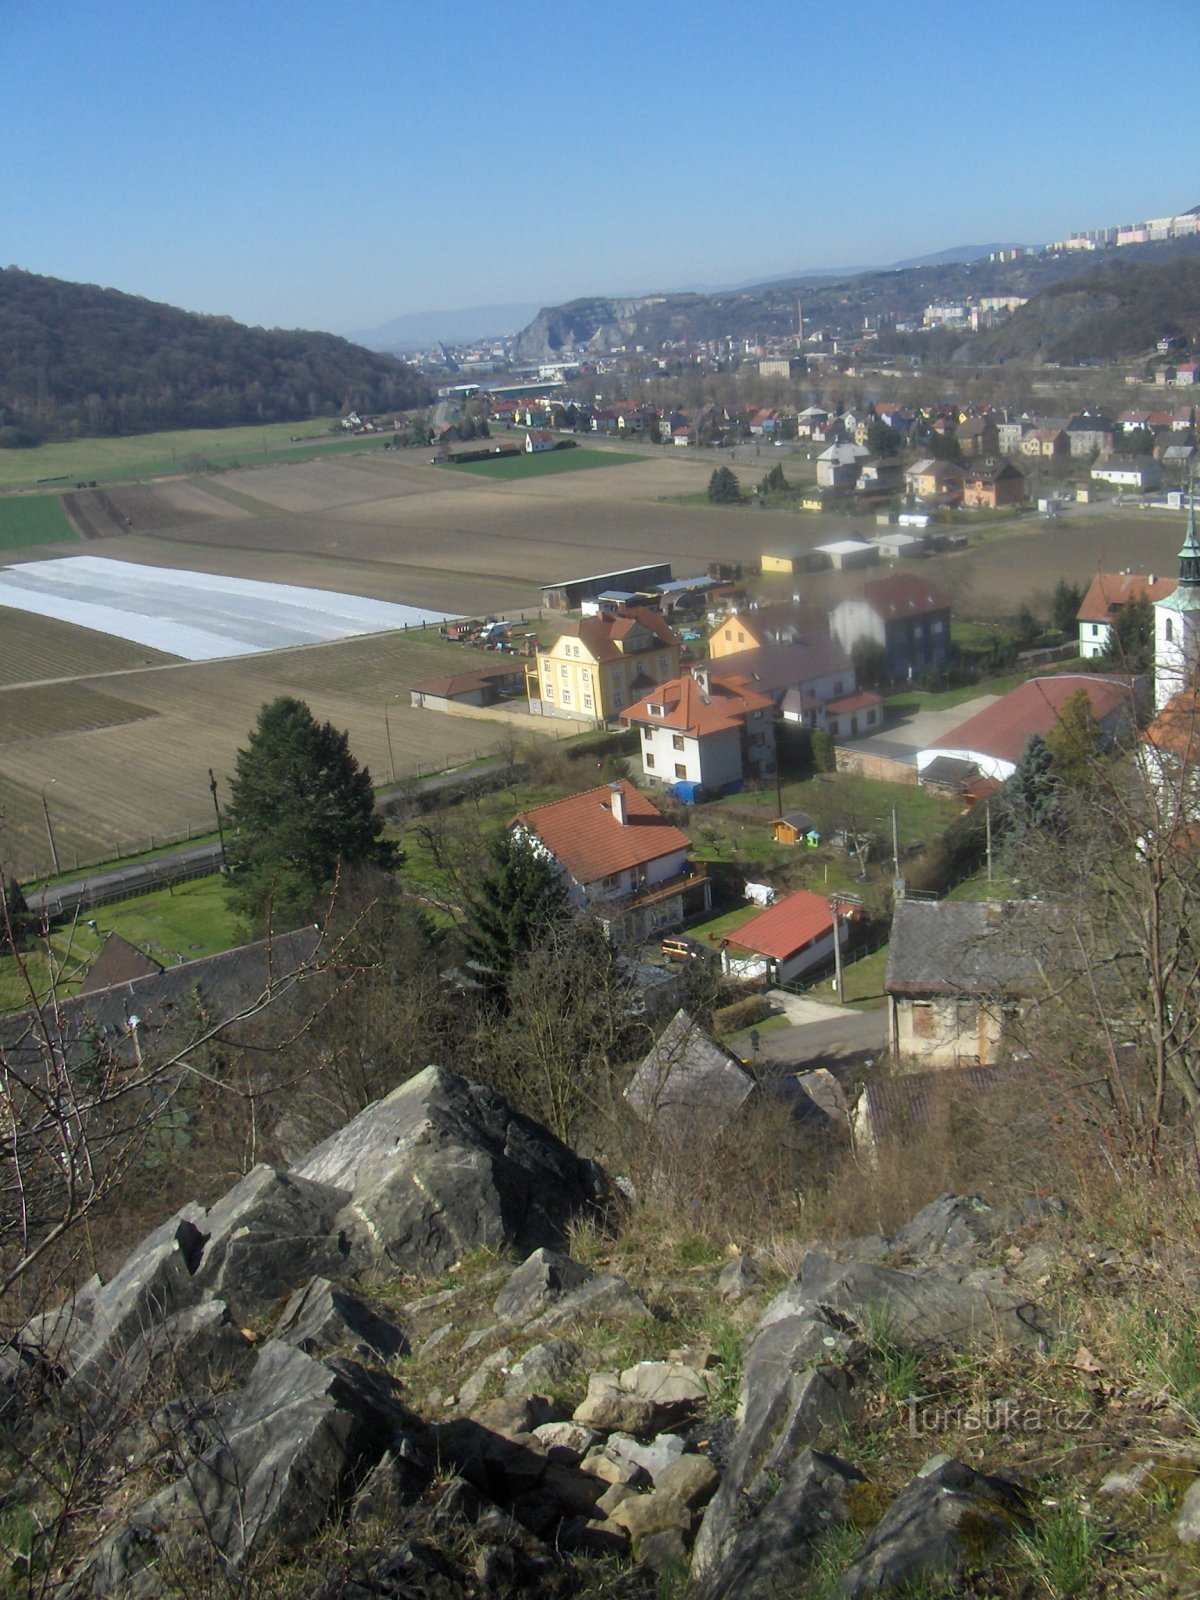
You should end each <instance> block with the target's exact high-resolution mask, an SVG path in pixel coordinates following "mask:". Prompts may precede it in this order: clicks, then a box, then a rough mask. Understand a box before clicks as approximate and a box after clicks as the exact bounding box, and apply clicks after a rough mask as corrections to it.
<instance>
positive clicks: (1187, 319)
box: [959, 238, 1200, 362]
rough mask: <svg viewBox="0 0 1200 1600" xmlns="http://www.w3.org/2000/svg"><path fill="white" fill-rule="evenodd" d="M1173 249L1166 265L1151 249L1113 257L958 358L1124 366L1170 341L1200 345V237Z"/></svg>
mask: <svg viewBox="0 0 1200 1600" xmlns="http://www.w3.org/2000/svg"><path fill="white" fill-rule="evenodd" d="M1173 244H1174V249H1173V251H1172V253H1171V255H1170V257H1169V258H1168V259H1167V260H1161V259H1153V258H1151V259H1146V257H1145V256H1144V255H1143V252H1144V251H1148V250H1150V249H1152V248H1153V247H1152V246H1147V245H1132V246H1130V247H1129V248H1128V249H1124V250H1120V251H1116V252H1114V253H1113V254H1112V255H1111V256H1107V257H1106V258H1105V259H1104V262H1103V264H1102V265H1101V266H1099V267H1093V268H1092V270H1091V271H1089V272H1087V273H1085V274H1083V275H1082V276H1079V277H1076V278H1074V279H1073V280H1072V281H1071V282H1069V283H1057V284H1052V285H1051V286H1050V287H1048V288H1046V289H1044V290H1043V291H1042V292H1041V294H1039V295H1037V296H1036V297H1035V298H1034V299H1032V300H1030V302H1029V304H1028V305H1025V306H1022V307H1021V309H1020V310H1019V311H1017V312H1016V313H1015V315H1014V316H1013V317H1012V318H1011V319H1010V320H1009V321H1008V322H1006V323H1005V324H1004V325H1003V326H1002V327H999V328H993V329H992V330H990V331H989V332H988V333H983V334H980V335H979V336H978V337H977V338H975V339H973V340H971V341H970V343H969V344H968V345H966V346H964V348H963V350H962V351H961V352H959V354H960V355H961V357H962V359H964V360H969V361H1012V360H1019V361H1032V362H1045V361H1065V362H1074V361H1081V360H1096V359H1099V360H1122V359H1127V358H1130V357H1136V356H1139V355H1142V354H1144V353H1145V352H1146V351H1148V350H1151V349H1153V347H1154V345H1155V344H1156V343H1157V341H1158V340H1159V339H1161V338H1163V337H1164V336H1167V335H1172V336H1174V335H1178V334H1182V335H1184V336H1185V337H1186V338H1187V339H1189V340H1190V341H1195V342H1198V343H1200V239H1197V238H1193V239H1179V240H1175V241H1173Z"/></svg>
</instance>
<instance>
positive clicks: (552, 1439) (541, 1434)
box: [533, 1422, 600, 1466]
mask: <svg viewBox="0 0 1200 1600" xmlns="http://www.w3.org/2000/svg"><path fill="white" fill-rule="evenodd" d="M533 1436H534V1438H535V1439H536V1440H537V1441H538V1443H539V1444H540V1445H541V1446H542V1449H543V1450H545V1452H546V1455H547V1457H548V1459H549V1460H551V1461H561V1462H565V1463H566V1465H567V1466H574V1465H575V1464H576V1463H577V1462H579V1461H582V1460H583V1458H584V1456H586V1455H587V1453H588V1451H589V1450H590V1449H591V1448H592V1446H593V1445H594V1444H595V1443H596V1441H597V1440H598V1439H599V1437H600V1435H599V1434H598V1433H597V1432H596V1431H595V1429H593V1428H585V1427H584V1426H583V1425H582V1424H581V1423H578V1422H543V1423H542V1424H541V1426H540V1427H537V1428H534V1430H533Z"/></svg>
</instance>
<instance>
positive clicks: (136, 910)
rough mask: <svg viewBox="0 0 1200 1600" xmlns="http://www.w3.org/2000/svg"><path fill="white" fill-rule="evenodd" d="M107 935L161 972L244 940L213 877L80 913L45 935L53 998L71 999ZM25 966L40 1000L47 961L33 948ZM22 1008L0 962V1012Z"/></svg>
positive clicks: (18, 987)
mask: <svg viewBox="0 0 1200 1600" xmlns="http://www.w3.org/2000/svg"><path fill="white" fill-rule="evenodd" d="M89 917H90V918H91V920H92V921H94V922H95V924H96V927H95V930H94V931H93V929H92V928H91V927H89V926H88V919H89ZM113 932H116V933H119V934H120V935H121V937H122V938H124V939H128V940H129V942H130V944H135V945H137V946H138V948H139V949H140V950H144V951H145V952H146V954H147V955H149V956H152V957H153V958H154V960H155V961H158V962H160V963H161V964H162V965H163V966H164V967H168V966H174V965H175V962H176V960H177V958H178V957H179V956H181V955H182V956H183V957H184V958H185V960H188V961H194V960H196V959H197V958H198V957H200V956H211V955H216V954H218V953H219V952H220V951H222V950H231V949H232V948H233V946H234V945H237V944H242V943H243V942H244V941H245V938H246V933H245V930H244V929H243V928H242V927H241V925H240V924H239V922H238V919H237V918H236V917H235V916H234V914H233V913H232V912H231V911H230V909H229V907H228V905H227V903H226V899H225V880H224V879H223V878H221V877H219V876H214V877H211V878H195V879H193V880H192V882H190V883H181V884H178V885H176V887H175V888H174V889H157V890H155V892H154V893H153V894H144V895H139V896H137V898H135V899H133V900H123V901H120V902H118V903H117V904H115V905H111V906H98V907H97V908H96V909H95V910H94V911H91V912H87V911H81V912H80V914H79V919H78V921H77V922H76V923H75V924H74V926H71V925H70V924H67V925H64V926H63V927H61V928H57V929H55V930H54V931H53V933H52V934H51V938H50V945H51V950H52V952H53V957H52V959H53V963H54V967H55V971H56V974H57V976H56V980H55V989H56V992H57V994H58V995H59V996H62V997H65V996H69V995H72V994H74V993H75V991H76V989H77V988H78V987H79V984H80V981H81V979H82V977H83V975H84V973H85V971H86V970H87V968H88V967H89V966H90V965H91V963H92V961H93V960H94V959H95V957H96V956H97V954H98V953H99V951H100V947H101V945H102V944H103V943H104V939H105V937H106V935H108V934H109V933H113ZM27 965H28V969H29V976H30V978H31V979H32V981H33V984H34V987H35V989H36V990H37V992H38V993H39V995H42V996H44V995H46V994H47V993H48V990H49V986H50V959H49V958H48V957H47V955H46V952H45V951H44V950H42V949H39V948H38V947H37V946H36V944H35V945H34V947H33V948H32V949H31V950H30V952H29V953H28V956H27ZM27 1005H28V994H27V991H26V990H25V988H24V986H23V985H22V983H21V981H20V977H19V974H18V972H17V967H16V963H15V961H14V960H13V959H12V958H11V957H9V958H8V959H7V960H4V961H0V1010H4V1011H12V1010H21V1009H23V1008H24V1007H25V1006H27Z"/></svg>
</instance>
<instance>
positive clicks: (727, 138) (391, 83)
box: [0, 0, 1200, 332]
mask: <svg viewBox="0 0 1200 1600" xmlns="http://www.w3.org/2000/svg"><path fill="white" fill-rule="evenodd" d="M1198 45H1200V4H1198V3H1197V0H1157V3H1156V4H1155V5H1154V6H1149V5H1143V4H1136V3H1134V4H1130V3H1129V0H1124V3H1118V0H1090V3H1088V0H1082V3H1080V0H1006V3H1003V4H1001V3H998V0H965V3H963V0H921V3H920V4H917V5H897V4H894V3H880V0H857V3H855V4H852V5H842V6H835V5H830V4H828V3H827V0H815V3H814V0H779V3H777V4H776V5H774V6H771V7H765V6H750V5H742V6H734V5H731V4H729V3H728V0H726V3H722V4H715V3H709V0H692V3H689V4H686V5H679V6H676V5H666V4H647V3H646V0H606V3H604V4H599V3H595V0H574V3H571V0H568V3H567V4H565V5H560V6H554V7H540V6H519V5H518V6H506V5H502V4H496V3H495V0H487V3H480V0H456V3H453V4H449V5H433V4H430V3H429V0H421V3H420V4H410V3H408V0H360V3H358V4H349V5H347V4H342V5H338V4H334V3H332V0H319V3H318V0H288V3H283V0H201V3H199V4H193V5H190V6H189V5H185V4H183V3H182V0H141V3H134V0H104V3H101V0H40V3H38V0H0V94H2V96H3V102H2V103H3V117H4V121H5V124H6V133H7V140H6V143H7V148H8V151H9V155H8V159H7V161H6V163H5V167H4V175H3V177H2V178H0V229H2V230H3V236H4V244H3V246H2V247H0V261H2V262H3V264H5V265H9V264H12V265H18V266H22V267H26V268H28V269H29V270H31V271H34V272H42V273H47V274H50V275H51V276H54V277H60V278H68V279H74V280H78V281H82V282H90V283H100V284H105V285H109V286H112V287H115V288H118V289H123V290H126V291H128V292H130V293H134V294H141V295H146V296H148V297H150V298H152V299H155V300H165V301H169V302H170V303H172V304H174V305H179V306H183V307H185V308H187V309H188V310H193V311H206V312H215V313H222V314H227V315H229V316H233V317H236V318H237V319H239V320H240V321H245V322H250V323H262V324H264V325H267V326H281V327H313V328H326V329H330V330H332V331H335V332H345V331H349V330H353V329H365V328H369V327H372V326H374V325H376V324H378V323H381V322H384V321H386V320H387V319H388V318H390V317H393V316H396V315H398V314H400V313H403V312H412V311H425V310H432V309H443V308H451V307H459V306H474V305H480V304H490V303H496V302H508V301H538V302H541V303H544V304H553V303H555V302H558V301H561V300H565V299H570V298H574V297H576V296H579V295H584V294H606V293H624V292H631V293H641V292H652V291H654V290H661V289H671V288H676V287H681V286H686V285H690V284H711V285H717V284H723V283H733V282H741V281H744V280H748V279H759V278H769V277H771V276H776V275H782V274H784V273H787V272H789V271H792V270H795V269H798V268H804V267H819V266H840V265H850V264H860V263H862V264H875V263H885V262H889V261H893V260H899V259H902V258H904V257H908V256H913V255H916V254H918V253H922V252H928V251H933V250H940V249H945V248H948V247H950V246H953V245H958V244H973V243H984V242H989V241H992V240H1012V241H1024V242H1042V241H1044V240H1046V239H1050V238H1055V237H1059V236H1061V235H1063V234H1065V233H1068V232H1070V231H1071V230H1073V229H1077V228H1084V227H1099V226H1103V225H1107V224H1111V223H1120V222H1129V221H1134V220H1140V219H1142V218H1144V217H1149V216H1156V215H1162V214H1164V213H1168V212H1171V211H1176V210H1183V209H1185V208H1187V207H1189V206H1192V205H1195V204H1197V203H1198V202H1200V170H1198V169H1197V163H1196V160H1195V154H1194V152H1195V147H1196V142H1197V141H1196V132H1195V120H1196V119H1195V112H1194V99H1195V95H1194V92H1193V89H1192V88H1191V87H1190V84H1191V79H1190V77H1189V74H1190V71H1191V66H1192V63H1193V62H1194V61H1195V58H1196V53H1197V46H1198Z"/></svg>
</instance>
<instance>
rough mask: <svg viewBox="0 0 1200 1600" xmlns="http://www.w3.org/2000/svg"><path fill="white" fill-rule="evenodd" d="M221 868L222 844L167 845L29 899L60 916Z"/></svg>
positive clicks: (33, 906) (422, 783) (479, 773)
mask: <svg viewBox="0 0 1200 1600" xmlns="http://www.w3.org/2000/svg"><path fill="white" fill-rule="evenodd" d="M504 767H505V762H504V761H503V760H502V759H500V758H497V759H496V760H494V761H481V762H480V763H479V765H478V766H473V767H471V769H470V770H469V772H464V771H462V770H459V771H450V772H435V773H432V774H431V775H430V776H429V777H427V778H418V779H417V780H416V783H415V787H416V788H417V789H419V790H421V791H422V792H423V793H426V794H433V793H436V792H437V790H439V789H446V788H449V787H450V786H451V785H453V784H456V783H461V782H462V781H463V779H464V778H475V777H485V778H486V777H491V776H492V775H493V774H494V773H497V772H502V771H503V770H504ZM409 793H411V786H409V785H406V784H402V783H396V784H389V785H388V786H387V787H386V788H384V789H380V790H379V791H378V792H377V794H376V796H375V803H376V805H382V804H384V803H385V802H386V801H388V800H395V799H399V798H400V797H401V796H403V795H406V794H409ZM220 867H221V847H220V845H219V844H192V845H181V846H180V847H179V849H178V850H166V851H164V852H163V853H162V855H158V856H155V857H153V859H152V860H149V861H135V862H131V863H130V864H129V865H128V866H125V867H111V868H110V869H109V870H108V871H106V872H91V873H88V874H86V875H85V876H83V877H80V878H72V879H71V880H70V881H69V882H67V883H56V884H53V885H52V886H51V887H50V888H49V889H40V890H35V889H30V890H29V891H27V893H26V895H25V901H26V904H27V905H28V907H29V909H30V910H31V911H34V912H37V913H39V914H40V913H42V912H44V913H45V914H46V915H47V916H51V917H59V916H62V915H64V914H65V913H67V912H70V911H77V910H79V909H80V908H82V907H87V906H94V905H104V904H105V903H107V902H108V901H110V900H120V899H122V898H124V897H125V896H126V895H133V894H137V893H138V892H139V891H140V890H142V889H149V888H153V887H157V886H160V885H161V886H165V885H167V884H169V883H182V882H183V881H184V880H185V879H187V878H203V877H207V876H208V875H209V874H211V873H214V872H218V871H219V870H220Z"/></svg>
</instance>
